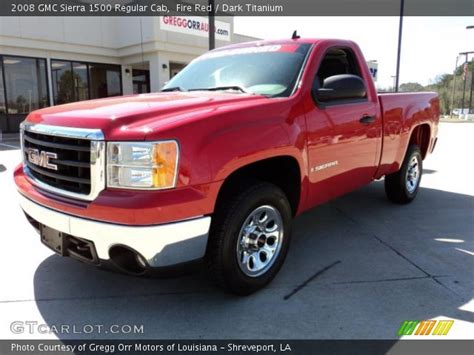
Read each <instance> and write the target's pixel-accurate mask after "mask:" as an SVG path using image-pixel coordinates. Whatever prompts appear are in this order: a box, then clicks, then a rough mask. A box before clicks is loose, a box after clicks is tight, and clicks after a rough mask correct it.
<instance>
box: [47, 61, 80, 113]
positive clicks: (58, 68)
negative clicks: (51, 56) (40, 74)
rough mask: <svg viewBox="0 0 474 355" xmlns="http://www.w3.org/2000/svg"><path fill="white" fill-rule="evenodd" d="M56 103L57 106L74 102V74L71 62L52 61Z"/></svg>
mask: <svg viewBox="0 0 474 355" xmlns="http://www.w3.org/2000/svg"><path fill="white" fill-rule="evenodd" d="M51 75H52V82H53V94H54V103H55V104H56V105H59V104H65V103H68V102H73V101H75V100H74V91H73V74H72V67H71V62H64V61H59V60H53V61H51Z"/></svg>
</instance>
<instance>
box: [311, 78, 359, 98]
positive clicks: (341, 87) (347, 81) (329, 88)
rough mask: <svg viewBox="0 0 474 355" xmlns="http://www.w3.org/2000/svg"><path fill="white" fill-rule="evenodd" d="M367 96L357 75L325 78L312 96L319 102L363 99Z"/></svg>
mask: <svg viewBox="0 0 474 355" xmlns="http://www.w3.org/2000/svg"><path fill="white" fill-rule="evenodd" d="M366 95H367V90H366V88H365V84H364V81H363V80H362V78H360V77H359V76H357V75H350V74H341V75H334V76H330V77H329V78H326V79H325V80H324V83H323V87H322V88H320V89H316V90H315V91H314V92H313V96H314V97H315V98H316V99H317V100H318V101H320V102H327V101H333V100H351V99H363V98H365V97H366Z"/></svg>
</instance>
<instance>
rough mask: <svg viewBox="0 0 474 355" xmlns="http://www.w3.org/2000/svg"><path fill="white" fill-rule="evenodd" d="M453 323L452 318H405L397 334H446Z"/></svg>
mask: <svg viewBox="0 0 474 355" xmlns="http://www.w3.org/2000/svg"><path fill="white" fill-rule="evenodd" d="M453 323H454V321H453V320H439V321H436V320H423V321H419V320H406V321H404V322H403V323H402V325H401V326H400V329H398V336H403V335H430V334H431V335H447V334H448V332H449V330H450V329H451V327H452V326H453ZM431 331H433V332H431Z"/></svg>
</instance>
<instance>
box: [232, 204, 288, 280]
mask: <svg viewBox="0 0 474 355" xmlns="http://www.w3.org/2000/svg"><path fill="white" fill-rule="evenodd" d="M283 231H284V228H283V219H282V217H281V214H280V212H279V211H278V210H277V209H275V208H274V207H272V206H268V205H265V206H260V207H258V208H256V209H255V210H253V211H252V212H251V213H250V214H249V216H248V217H247V219H246V220H245V222H244V223H243V225H242V227H241V229H240V232H239V238H238V239H237V261H238V264H239V267H240V269H241V270H242V272H243V273H244V274H245V275H247V276H249V277H258V276H260V275H263V274H264V273H266V272H267V271H268V270H269V269H270V268H271V266H272V265H273V263H274V262H275V260H276V259H277V257H278V254H279V253H280V249H281V245H282V242H283Z"/></svg>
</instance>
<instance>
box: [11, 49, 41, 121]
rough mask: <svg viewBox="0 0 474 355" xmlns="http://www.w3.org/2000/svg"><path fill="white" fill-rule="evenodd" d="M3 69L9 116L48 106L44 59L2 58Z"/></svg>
mask: <svg viewBox="0 0 474 355" xmlns="http://www.w3.org/2000/svg"><path fill="white" fill-rule="evenodd" d="M3 69H4V75H5V84H6V87H5V89H6V93H7V95H6V97H7V110H8V113H9V114H27V113H30V112H31V111H33V110H36V109H38V108H42V107H46V106H47V105H48V90H47V84H46V61H45V60H44V59H36V58H21V57H10V56H4V57H3Z"/></svg>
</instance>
